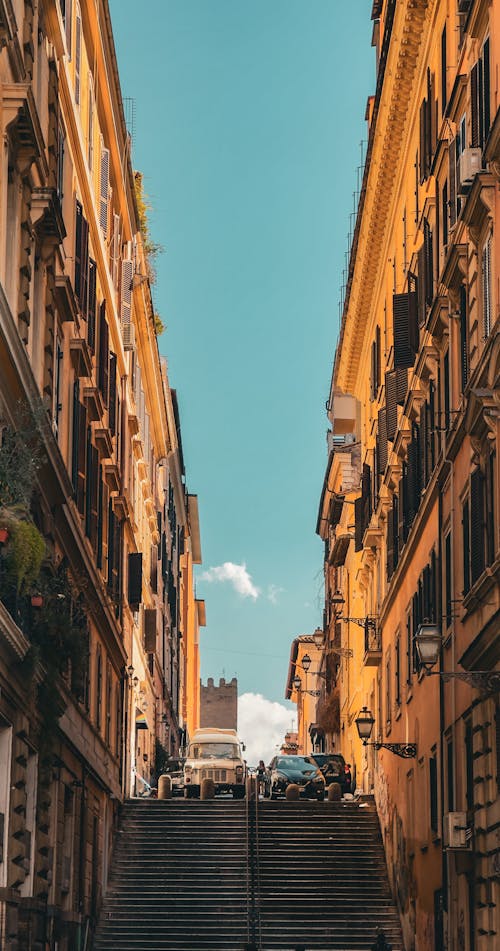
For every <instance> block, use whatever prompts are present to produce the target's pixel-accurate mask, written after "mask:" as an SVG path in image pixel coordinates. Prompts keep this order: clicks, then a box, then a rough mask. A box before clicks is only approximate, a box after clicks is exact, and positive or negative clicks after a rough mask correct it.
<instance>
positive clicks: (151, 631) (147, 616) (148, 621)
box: [144, 608, 156, 654]
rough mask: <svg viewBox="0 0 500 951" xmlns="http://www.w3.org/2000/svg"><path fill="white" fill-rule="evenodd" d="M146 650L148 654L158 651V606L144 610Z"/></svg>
mask: <svg viewBox="0 0 500 951" xmlns="http://www.w3.org/2000/svg"><path fill="white" fill-rule="evenodd" d="M144 650H145V651H146V653H147V654H154V652H155V651H156V608H145V610H144Z"/></svg>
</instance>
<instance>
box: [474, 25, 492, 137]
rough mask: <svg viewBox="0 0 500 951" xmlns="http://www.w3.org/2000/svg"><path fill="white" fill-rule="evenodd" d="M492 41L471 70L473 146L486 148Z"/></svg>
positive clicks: (488, 126)
mask: <svg viewBox="0 0 500 951" xmlns="http://www.w3.org/2000/svg"><path fill="white" fill-rule="evenodd" d="M490 93H491V90H490V41H489V39H487V40H486V41H485V43H484V46H483V48H482V50H481V56H480V57H479V59H478V61H477V63H475V64H474V66H473V67H472V69H471V72H470V103H471V146H472V147H473V148H480V149H484V146H485V143H486V139H487V138H488V133H489V131H490V124H491V118H490V109H491V107H490Z"/></svg>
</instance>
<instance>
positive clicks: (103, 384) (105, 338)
mask: <svg viewBox="0 0 500 951" xmlns="http://www.w3.org/2000/svg"><path fill="white" fill-rule="evenodd" d="M98 379H99V389H100V391H101V394H102V398H103V401H104V405H105V406H107V405H108V397H109V329H108V322H107V320H106V301H104V300H103V302H102V304H101V307H100V311H99V367H98Z"/></svg>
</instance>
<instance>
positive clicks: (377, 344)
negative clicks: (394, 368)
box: [375, 324, 382, 392]
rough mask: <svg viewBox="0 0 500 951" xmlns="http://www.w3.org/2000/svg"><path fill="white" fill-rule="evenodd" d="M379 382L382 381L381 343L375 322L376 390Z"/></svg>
mask: <svg viewBox="0 0 500 951" xmlns="http://www.w3.org/2000/svg"><path fill="white" fill-rule="evenodd" d="M381 382H382V344H381V334H380V327H379V326H378V324H377V327H376V330H375V383H376V390H377V392H378V389H379V386H380V384H381Z"/></svg>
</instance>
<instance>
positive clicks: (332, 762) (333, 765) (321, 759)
mask: <svg viewBox="0 0 500 951" xmlns="http://www.w3.org/2000/svg"><path fill="white" fill-rule="evenodd" d="M314 761H315V762H316V763H317V764H318V766H319V767H320V768H321V769H323V767H324V766H328V769H329V770H330V771H331V770H335V771H336V772H338V773H342V772H343V766H344V763H343V760H342V758H341V757H340V756H332V755H331V754H329V753H315V755H314Z"/></svg>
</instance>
